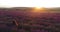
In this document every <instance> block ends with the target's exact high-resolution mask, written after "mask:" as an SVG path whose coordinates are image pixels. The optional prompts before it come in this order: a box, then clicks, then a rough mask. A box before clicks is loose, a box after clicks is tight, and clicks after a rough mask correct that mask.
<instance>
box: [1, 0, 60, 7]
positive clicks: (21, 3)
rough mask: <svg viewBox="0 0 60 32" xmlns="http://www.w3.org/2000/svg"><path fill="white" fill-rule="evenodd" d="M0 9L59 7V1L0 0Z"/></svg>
mask: <svg viewBox="0 0 60 32" xmlns="http://www.w3.org/2000/svg"><path fill="white" fill-rule="evenodd" d="M0 7H60V0H0Z"/></svg>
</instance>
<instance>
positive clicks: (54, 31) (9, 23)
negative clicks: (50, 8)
mask: <svg viewBox="0 0 60 32" xmlns="http://www.w3.org/2000/svg"><path fill="white" fill-rule="evenodd" d="M28 10H30V9H28ZM28 10H27V11H26V10H25V11H23V10H19V9H17V10H15V8H14V9H0V32H60V13H58V12H57V13H56V12H52V13H50V12H48V13H47V12H46V13H41V12H40V13H35V12H31V11H28Z"/></svg>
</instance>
